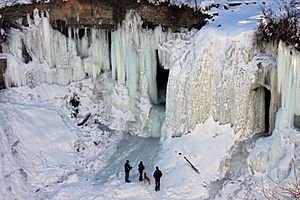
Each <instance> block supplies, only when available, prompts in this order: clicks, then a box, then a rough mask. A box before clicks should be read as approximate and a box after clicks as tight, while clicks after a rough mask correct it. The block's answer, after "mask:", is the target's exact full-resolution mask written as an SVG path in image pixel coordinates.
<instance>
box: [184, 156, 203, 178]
mask: <svg viewBox="0 0 300 200" xmlns="http://www.w3.org/2000/svg"><path fill="white" fill-rule="evenodd" d="M184 159H185V160H186V161H187V162H188V163H189V164H190V166H191V167H192V168H193V170H195V172H196V173H197V174H200V172H199V170H198V169H197V168H196V167H195V166H194V165H193V164H192V163H191V162H190V161H189V160H188V159H187V158H186V157H185V156H184Z"/></svg>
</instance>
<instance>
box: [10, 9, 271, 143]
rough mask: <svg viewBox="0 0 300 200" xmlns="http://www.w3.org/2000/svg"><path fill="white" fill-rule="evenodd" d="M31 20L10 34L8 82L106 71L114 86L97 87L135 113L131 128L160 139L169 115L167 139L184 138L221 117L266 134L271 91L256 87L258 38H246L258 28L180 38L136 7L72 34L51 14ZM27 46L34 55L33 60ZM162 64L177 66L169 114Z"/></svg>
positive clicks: (116, 105) (114, 104) (62, 79)
mask: <svg viewBox="0 0 300 200" xmlns="http://www.w3.org/2000/svg"><path fill="white" fill-rule="evenodd" d="M28 24H29V26H28V27H23V28H22V29H21V30H16V29H12V30H11V33H10V34H9V36H10V42H9V48H8V49H7V54H6V55H7V58H8V68H7V71H6V74H5V77H6V84H7V86H8V87H11V86H21V85H33V86H34V85H37V84H41V83H44V82H46V83H50V84H52V83H56V84H62V85H65V84H68V83H70V82H72V81H78V80H82V79H84V78H86V77H92V78H93V80H95V79H96V77H99V75H100V74H101V73H102V72H108V73H106V74H109V75H101V76H103V77H105V78H104V79H103V77H102V79H103V81H104V82H105V83H104V82H103V81H102V82H98V81H97V83H98V84H103V85H106V86H107V87H106V88H104V87H96V88H98V89H99V90H98V92H100V93H103V94H104V93H105V94H108V95H109V96H110V97H109V98H108V97H105V100H106V101H107V103H108V104H109V105H111V111H117V110H122V111H123V113H125V112H131V113H130V115H131V114H133V115H131V116H134V117H130V119H127V120H125V121H122V124H125V128H126V129H128V130H135V131H136V130H137V131H141V130H147V132H151V133H149V134H148V135H151V136H159V135H160V130H159V128H157V127H160V125H161V124H162V122H163V118H164V117H163V116H165V119H166V120H165V124H164V128H165V129H164V133H163V134H164V136H165V137H168V136H169V135H168V134H169V133H170V134H172V135H173V136H180V135H182V134H184V133H185V132H188V131H191V130H193V129H194V127H195V125H196V124H197V123H199V122H203V121H205V120H206V119H207V118H208V117H209V116H213V117H214V119H215V120H218V121H220V122H222V123H231V124H232V125H233V127H234V128H235V130H236V131H237V132H239V133H241V134H243V135H244V134H250V133H254V132H260V131H264V126H265V123H264V120H265V114H266V113H264V112H265V110H264V107H265V105H264V98H265V96H264V92H263V90H262V89H261V88H259V87H257V86H256V85H257V82H258V77H257V71H259V69H258V67H257V60H258V57H257V56H256V55H255V53H256V52H255V49H254V48H253V46H252V42H251V40H246V42H245V40H243V38H244V37H248V36H252V32H251V33H247V32H246V33H243V34H241V35H239V36H229V35H225V34H221V33H219V32H217V31H213V30H210V29H208V28H205V29H204V30H201V31H199V32H198V33H197V34H195V35H193V34H194V33H193V32H191V33H190V34H181V35H179V34H177V36H175V34H170V33H169V32H163V31H162V28H161V27H160V26H158V27H156V28H155V29H143V28H142V25H143V22H142V20H141V17H140V16H139V15H138V14H137V13H136V12H133V11H130V12H128V13H127V15H126V18H125V20H124V21H123V23H122V24H120V25H119V27H118V28H117V29H116V30H114V31H106V30H100V29H95V28H90V29H85V30H84V31H83V30H82V29H81V30H79V29H77V28H69V30H68V34H66V35H67V36H65V35H63V34H62V33H60V32H59V31H57V30H54V29H52V27H51V25H50V23H49V18H48V17H47V13H43V12H42V13H41V12H39V11H37V10H35V13H34V17H33V20H32V19H30V17H28ZM82 32H83V33H82ZM167 41H168V42H167ZM162 44H164V45H162ZM24 51H27V52H28V54H29V55H30V57H31V58H32V61H29V62H28V63H27V64H26V63H24ZM158 62H159V63H160V64H161V65H162V66H163V67H164V68H165V69H169V70H170V76H169V80H168V86H167V97H166V112H165V110H164V107H163V106H162V107H156V108H153V106H157V105H159V104H160V103H161V101H160V98H159V91H158V86H157V67H158ZM108 79H109V80H108ZM117 115H119V116H118V117H120V116H121V115H120V114H117ZM128 116H129V115H128ZM121 118H122V117H121ZM154 119H155V120H154ZM157 119H159V120H157ZM153 123H155V124H153ZM150 124H152V125H151V126H150Z"/></svg>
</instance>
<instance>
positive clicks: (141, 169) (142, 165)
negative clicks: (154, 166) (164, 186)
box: [138, 161, 145, 181]
mask: <svg viewBox="0 0 300 200" xmlns="http://www.w3.org/2000/svg"><path fill="white" fill-rule="evenodd" d="M144 169H145V166H144V164H143V161H141V162H140V164H139V168H138V170H139V172H140V177H139V181H143V171H144Z"/></svg>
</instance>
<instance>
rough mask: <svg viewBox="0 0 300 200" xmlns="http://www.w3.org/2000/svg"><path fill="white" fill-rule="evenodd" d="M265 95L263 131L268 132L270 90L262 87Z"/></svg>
mask: <svg viewBox="0 0 300 200" xmlns="http://www.w3.org/2000/svg"><path fill="white" fill-rule="evenodd" d="M264 96H265V132H266V133H268V132H269V129H270V106H271V91H270V90H268V89H267V88H266V87H264Z"/></svg>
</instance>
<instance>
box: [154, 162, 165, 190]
mask: <svg viewBox="0 0 300 200" xmlns="http://www.w3.org/2000/svg"><path fill="white" fill-rule="evenodd" d="M162 175H163V174H162V172H161V171H160V170H159V168H158V167H156V170H155V172H154V174H153V177H154V179H155V191H159V190H160V178H161V177H162Z"/></svg>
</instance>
